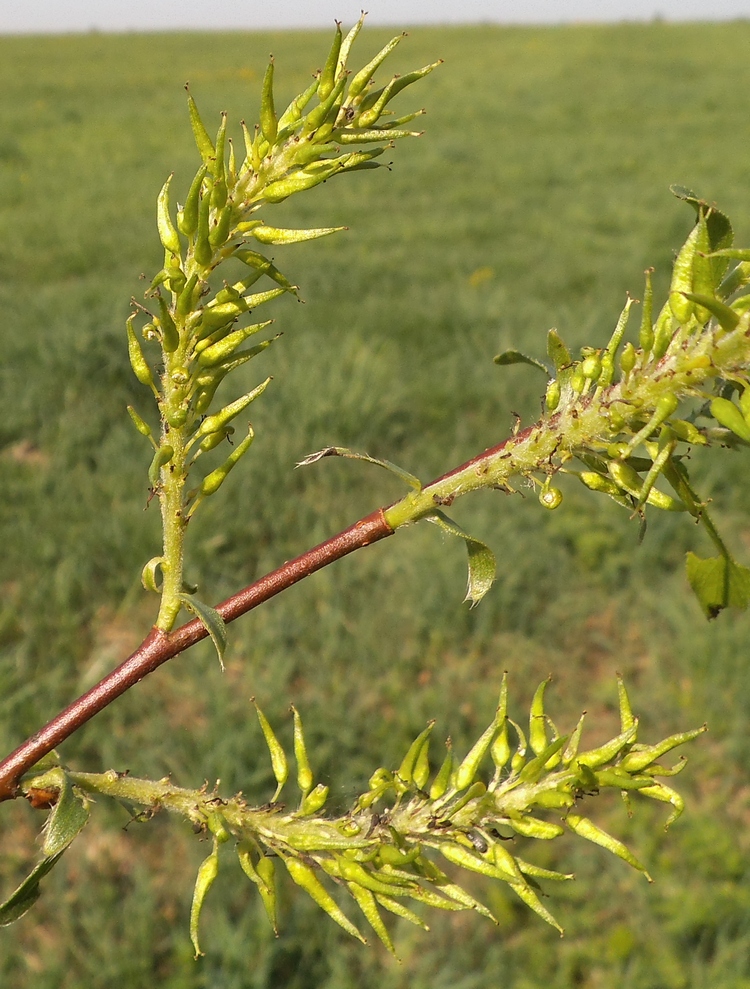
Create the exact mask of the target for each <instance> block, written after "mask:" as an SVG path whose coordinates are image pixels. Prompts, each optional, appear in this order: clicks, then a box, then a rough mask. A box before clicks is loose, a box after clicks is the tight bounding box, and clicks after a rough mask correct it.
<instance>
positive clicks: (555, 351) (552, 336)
mask: <svg viewBox="0 0 750 989" xmlns="http://www.w3.org/2000/svg"><path fill="white" fill-rule="evenodd" d="M547 356H548V357H549V359H550V360H551V361H552V363H553V364H554V365H555V370H556V371H557V372H558V374H559V372H560V371H562V370H563V368H565V367H567V366H568V365H569V364H570V362H571V356H570V351H569V350H568V348H567V347H566V346H565V344H564V343H563V341H562V338H561V336H560V334H559V333H558V332H557V330H555V329H552V330H550V331H549V333H548V334H547Z"/></svg>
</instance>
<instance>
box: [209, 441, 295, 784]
mask: <svg viewBox="0 0 750 989" xmlns="http://www.w3.org/2000/svg"><path fill="white" fill-rule="evenodd" d="M254 439H255V433H254V432H253V430H252V429H251V428H250V427H248V434H247V436H246V437H245V438H244V440H243V441H242V442H241V443H240V444H239V445H238V446H236V447H235V448H234V450H232V452H231V453H230V455H229V456H228V457H227V459H226V460H225V461H224V463H223V464H222V465H221V467H217V468H216V470H212V471H211V473H210V474H207V475H206V477H204V478H203V484H201V494H202V495H204V496H206V497H208V495H212V494H214V493H215V492H216V491H218V490H219V488H220V487H221V486H222V484H223V483H224V481H225V480H226V479H227V475H228V474H229V472H230V471H231V470H232V468H233V467H234V465H235V464H236V463H237V462H238V460H239V459H240V458H241V457H243V456H244V455H245V454H246V453H247V451H248V450H249V448H250V444H251V443H252V442H253V440H254ZM295 744H296V743H295ZM295 751H296V750H295ZM307 768H308V771H309V768H310V767H309V766H308V767H307ZM310 783H312V780H310Z"/></svg>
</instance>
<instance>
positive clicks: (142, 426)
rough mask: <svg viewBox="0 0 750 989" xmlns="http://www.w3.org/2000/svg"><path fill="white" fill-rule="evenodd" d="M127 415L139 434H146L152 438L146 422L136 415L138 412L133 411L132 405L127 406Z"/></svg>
mask: <svg viewBox="0 0 750 989" xmlns="http://www.w3.org/2000/svg"><path fill="white" fill-rule="evenodd" d="M128 415H129V416H130V418H131V419H132V420H133V425H134V426H135V428H136V429H137V430H138V432H139V433H140V434H141V436H147V437H149V438H153V433H152V432H151V427H150V426H149V425H148V423H145V422H144V421H143V419H141V417H140V416H139V415H138V413H137V412H136V411H135V409H134V408H133V406H132V405H129V406H128Z"/></svg>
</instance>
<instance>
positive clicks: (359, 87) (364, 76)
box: [346, 34, 406, 105]
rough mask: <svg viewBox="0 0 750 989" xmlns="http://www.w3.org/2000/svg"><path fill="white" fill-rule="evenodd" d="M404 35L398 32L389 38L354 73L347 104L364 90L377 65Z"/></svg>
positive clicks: (347, 95)
mask: <svg viewBox="0 0 750 989" xmlns="http://www.w3.org/2000/svg"><path fill="white" fill-rule="evenodd" d="M404 37H406V35H404V34H399V35H397V36H396V37H395V38H391V40H390V41H389V42H388V44H387V45H385V46H384V47H383V48H381V49H380V51H379V52H378V53H377V55H376V56H375V58H373V59H371V60H370V61H369V62H368V63H367V65H366V66H365V67H364V68H363V69H360V70H359V72H357V73H356V75H355V76H354V77H353V78H352V81H351V82H350V83H349V89H348V91H347V94H346V104H347V105H349V104H351V102H352V101H353V100H355V99H356V98H357V97H358V96H360V95H361V94H362V93H363V92H364V90H365V87H366V86H367V84H368V82H369V81H370V79H372V77H373V74H374V73H375V72H376V70H377V69H378V67H379V66H380V65H381V64H382V63H383V62H384V61H385V59H386V58H387V57H388V56H389V55H390V53H391V52H392V51H393V49H394V48H395V47H396V45H397V44H398V43H399V42H400V41H401V39H402V38H404Z"/></svg>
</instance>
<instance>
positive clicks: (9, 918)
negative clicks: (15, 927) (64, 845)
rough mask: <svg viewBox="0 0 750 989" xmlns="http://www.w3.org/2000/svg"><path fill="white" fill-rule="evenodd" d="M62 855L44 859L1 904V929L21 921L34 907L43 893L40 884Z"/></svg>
mask: <svg viewBox="0 0 750 989" xmlns="http://www.w3.org/2000/svg"><path fill="white" fill-rule="evenodd" d="M63 851H64V849H63ZM61 855H62V852H58V853H57V854H56V855H51V856H48V857H47V858H45V859H43V860H42V861H41V862H40V863H39V865H37V866H36V868H35V869H34V870H33V872H31V874H30V875H28V876H27V877H26V878H25V879H24V881H23V882H22V883H21V885H20V886H19V887H18V889H16V890H15V891H14V892H13V893H11V894H10V896H9V897H8V899H7V900H6V901H5V903H0V927H7V926H8V925H9V924H12V923H14V921H16V920H20V918H21V917H23V915H24V914H25V913H26V912H27V911H28V910H30V909H31V908H32V907H33V905H34V904H35V903H36V901H37V900H38V899H39V895H40V893H41V890H40V888H39V884H40V882H41V881H42V879H43V878H44V877H45V876H46V875H47V873H48V872H49V871H50V869H51V868H52V867H53V866H54V865H55V863H56V862H57V861H58V859H59V858H60V856H61Z"/></svg>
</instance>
